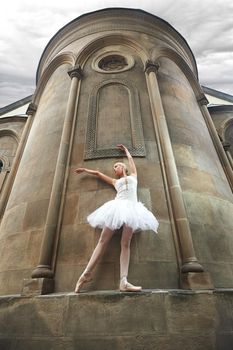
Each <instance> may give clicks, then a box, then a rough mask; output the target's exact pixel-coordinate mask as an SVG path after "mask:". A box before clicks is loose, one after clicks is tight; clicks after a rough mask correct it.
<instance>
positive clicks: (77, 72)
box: [68, 64, 83, 79]
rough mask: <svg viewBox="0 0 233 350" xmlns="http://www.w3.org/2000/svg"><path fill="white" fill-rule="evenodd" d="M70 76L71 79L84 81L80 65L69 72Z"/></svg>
mask: <svg viewBox="0 0 233 350" xmlns="http://www.w3.org/2000/svg"><path fill="white" fill-rule="evenodd" d="M68 74H69V76H70V78H71V79H72V78H74V77H75V78H78V79H82V76H83V73H82V68H81V66H80V65H79V64H77V65H76V66H74V67H72V68H70V69H69V70H68Z"/></svg>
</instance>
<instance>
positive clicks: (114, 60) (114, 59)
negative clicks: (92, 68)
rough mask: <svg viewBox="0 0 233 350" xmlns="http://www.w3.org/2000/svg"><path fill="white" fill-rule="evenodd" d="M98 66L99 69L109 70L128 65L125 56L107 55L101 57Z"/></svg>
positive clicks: (119, 68)
mask: <svg viewBox="0 0 233 350" xmlns="http://www.w3.org/2000/svg"><path fill="white" fill-rule="evenodd" d="M98 66H99V68H100V69H102V70H105V71H111V70H121V69H123V68H125V67H126V66H128V63H127V61H126V59H125V57H123V56H120V55H109V56H107V57H104V58H102V59H101V60H100V61H99V63H98Z"/></svg>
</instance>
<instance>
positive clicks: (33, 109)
mask: <svg viewBox="0 0 233 350" xmlns="http://www.w3.org/2000/svg"><path fill="white" fill-rule="evenodd" d="M36 110H37V105H36V104H35V103H33V102H31V103H29V106H28V108H27V111H26V114H27V115H33V114H35V113H36Z"/></svg>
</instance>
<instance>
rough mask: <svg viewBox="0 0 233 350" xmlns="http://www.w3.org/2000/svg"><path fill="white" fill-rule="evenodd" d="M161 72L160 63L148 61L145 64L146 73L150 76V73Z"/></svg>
mask: <svg viewBox="0 0 233 350" xmlns="http://www.w3.org/2000/svg"><path fill="white" fill-rule="evenodd" d="M158 70H159V63H158V62H156V61H152V60H147V61H146V63H145V72H146V73H147V74H149V73H150V72H154V73H157V72H158Z"/></svg>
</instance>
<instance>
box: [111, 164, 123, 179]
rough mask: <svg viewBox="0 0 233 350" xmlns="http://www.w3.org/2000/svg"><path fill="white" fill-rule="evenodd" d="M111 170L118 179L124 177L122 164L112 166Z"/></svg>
mask: <svg viewBox="0 0 233 350" xmlns="http://www.w3.org/2000/svg"><path fill="white" fill-rule="evenodd" d="M113 170H114V172H115V174H116V176H118V177H121V176H124V170H125V165H124V164H123V163H116V164H114V166H113Z"/></svg>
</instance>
